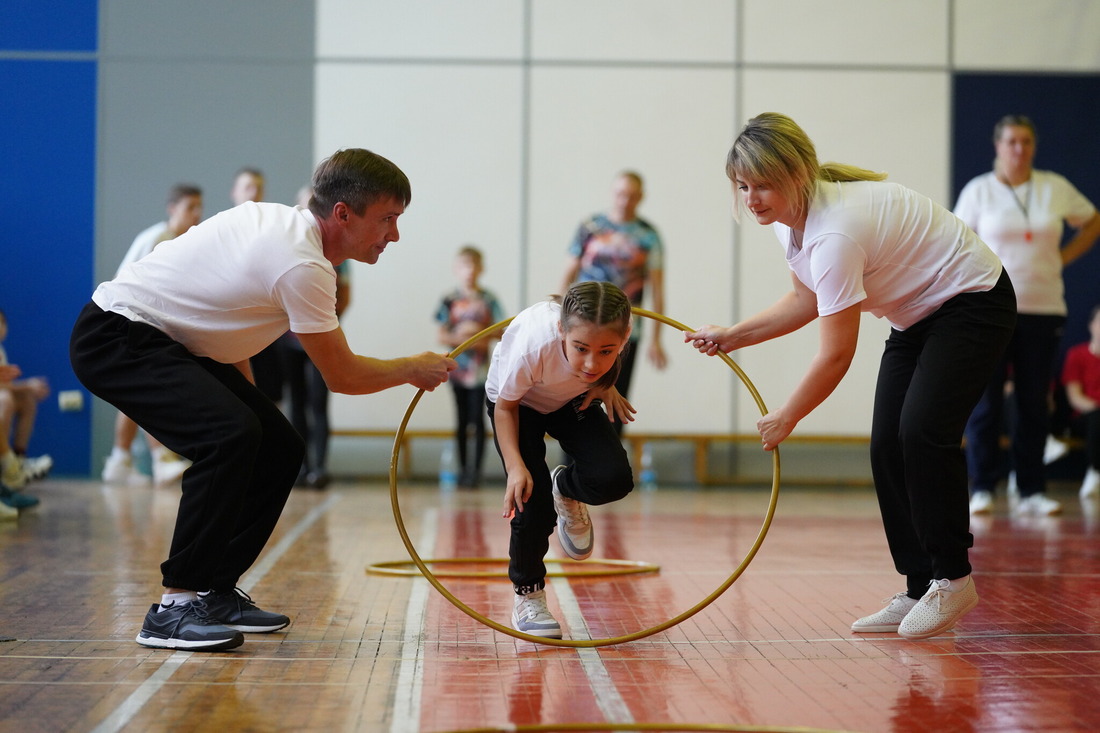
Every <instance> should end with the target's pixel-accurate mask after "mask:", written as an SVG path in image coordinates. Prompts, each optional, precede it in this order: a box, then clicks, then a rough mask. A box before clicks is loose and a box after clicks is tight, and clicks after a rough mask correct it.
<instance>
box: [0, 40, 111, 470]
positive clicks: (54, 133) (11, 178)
mask: <svg viewBox="0 0 1100 733" xmlns="http://www.w3.org/2000/svg"><path fill="white" fill-rule="evenodd" d="M0 109H3V110H4V112H3V114H0V140H2V141H3V148H4V152H3V154H2V155H0V202H3V206H4V210H5V211H6V212H7V216H6V217H5V222H4V227H3V230H2V232H0V241H2V242H3V246H2V250H3V261H4V266H3V268H0V308H2V309H3V310H4V312H5V313H6V314H7V317H8V322H9V336H8V339H7V341H6V342H5V344H4V345H5V348H6V350H7V352H8V355H9V359H10V361H11V362H12V363H14V364H18V365H19V366H20V367H22V368H23V371H24V373H25V374H26V375H28V376H29V375H44V376H45V377H47V379H49V382H50V385H51V387H52V389H53V393H54V394H53V396H51V398H50V400H49V401H47V402H45V403H43V404H42V405H41V407H40V411H39V415H38V421H37V428H36V430H35V433H34V436H33V438H32V441H31V452H32V453H35V454H37V453H50V454H51V455H53V457H54V459H55V469H54V470H55V472H57V473H59V474H86V473H87V472H88V470H89V456H88V446H89V444H90V440H91V439H90V430H91V428H90V426H91V419H90V413H89V410H90V405H86V406H85V409H84V410H83V411H81V412H67V413H62V412H60V411H59V409H58V402H57V399H56V393H57V392H58V391H59V390H65V389H79V388H80V386H79V384H78V383H77V380H76V378H75V377H74V376H73V374H72V370H71V368H70V366H69V357H68V337H69V331H70V329H71V327H72V323H73V321H74V319H75V318H76V315H77V313H78V312H79V310H80V307H81V305H82V304H83V303H85V302H86V301H87V300H88V296H89V295H90V293H91V287H92V283H93V276H92V272H93V255H94V251H95V241H94V211H95V159H96V158H95V141H96V135H95V121H96V64H95V63H94V62H92V61H56V60H33V59H27V60H22V59H16V60H0Z"/></svg>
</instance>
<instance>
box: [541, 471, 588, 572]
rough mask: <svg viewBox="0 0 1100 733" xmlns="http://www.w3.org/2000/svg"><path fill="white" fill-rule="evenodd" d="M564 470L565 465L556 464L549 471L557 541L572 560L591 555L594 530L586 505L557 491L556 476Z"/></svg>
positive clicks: (582, 558)
mask: <svg viewBox="0 0 1100 733" xmlns="http://www.w3.org/2000/svg"><path fill="white" fill-rule="evenodd" d="M564 470H565V466H558V467H557V468H555V469H554V470H553V471H551V472H550V485H551V486H552V487H553V492H554V511H555V512H556V513H557V515H558V524H557V530H558V541H559V542H561V549H562V550H564V551H565V554H566V555H568V556H569V557H571V558H573V559H574V560H584V559H586V558H588V557H591V556H592V542H593V539H594V537H595V532H594V531H593V529H592V520H591V519H589V517H588V505H587V504H584V503H582V502H579V501H577V500H576V499H570V498H568V497H565V496H562V495H561V492H560V491H558V476H560V475H561V472H562V471H564Z"/></svg>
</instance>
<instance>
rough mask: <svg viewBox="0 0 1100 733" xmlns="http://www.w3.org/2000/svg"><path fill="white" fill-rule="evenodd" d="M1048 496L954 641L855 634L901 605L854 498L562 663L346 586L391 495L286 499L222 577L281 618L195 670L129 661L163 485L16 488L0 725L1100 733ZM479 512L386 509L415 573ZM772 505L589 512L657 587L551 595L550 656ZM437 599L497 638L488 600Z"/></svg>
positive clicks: (1099, 524)
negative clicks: (253, 545) (254, 551)
mask: <svg viewBox="0 0 1100 733" xmlns="http://www.w3.org/2000/svg"><path fill="white" fill-rule="evenodd" d="M1052 489H1053V490H1052V495H1054V496H1055V497H1056V498H1058V499H1060V500H1063V502H1064V503H1065V506H1066V513H1065V514H1064V515H1063V516H1061V517H1056V518H1030V519H1014V518H1011V517H1009V516H1008V513H1007V510H1006V508H1005V507H1004V506H999V507H998V509H999V512H998V513H995V514H994V515H993V516H992V518H989V519H986V520H983V521H982V522H980V523H976V524H975V526H974V534H975V537H976V543H975V548H974V550H973V555H972V560H973V563H974V566H975V568H976V572H975V579H976V582H977V585H978V591H979V594H980V596H981V599H982V600H981V604H980V605H979V606H978V608H977V609H976V610H975V611H973V612H972V613H971V614H970V615H968V616H967V617H966V618H965V619H964V620H963V621H962V622H961V623H960V624H959V626H958V627H957V629H956V631H955V632H954V633H951V634H948V635H945V636H942V637H938V638H934V639H931V640H926V641H920V642H911V641H905V640H902V639H901V638H899V637H898V636H896V635H893V634H869V635H855V634H852V633H851V632H850V631H849V624H850V623H851V622H852V620H853V619H855V618H856V617H858V616H861V615H864V614H866V613H869V612H872V611H875V610H877V609H878V608H880V607H881V605H882V604H881V601H882V599H884V598H888V597H889V596H891V595H892V594H893V593H895V592H897V591H899V590H901V589H902V588H903V586H902V585H901V584H900V582H899V577H898V576H897V575H896V574H895V573H894V572H893V570H892V568H891V564H890V561H889V558H888V556H887V553H886V548H885V541H884V539H883V536H882V530H881V526H880V524H879V520H878V515H877V508H876V505H875V501H874V497H873V495H872V494H871V493H870V491H869V490H867V489H864V488H851V489H845V490H835V491H833V490H825V489H820V488H816V489H799V488H798V487H787V486H784V488H783V489H782V490H781V495H780V499H779V503H778V509H777V512H776V514H775V519H774V522H773V524H772V527H771V530H770V533H769V534H768V536H767V538H766V540H765V541H764V543H763V546H762V548H761V550H760V552H759V554H758V555H757V557H756V559H755V560H754V561H753V562H752V564H751V565H750V566H749V567H748V569H747V570H746V571H745V573H744V575H743V576H742V577H741V578H740V579H739V580H738V581H737V582H736V583H735V584H734V585H733V586H732V587H731V588H730V589H729V590H728V591H727V592H726V593H725V594H723V595H721V596H720V597H719V598H717V600H716V601H715V602H714V603H712V604H711V605H709V606H708V607H706V608H704V609H703V610H701V611H700V612H699V613H697V614H696V615H694V616H692V617H691V618H689V619H687V620H686V621H684V622H683V623H682V624H680V625H678V626H675V627H673V628H671V629H669V630H668V631H665V632H661V633H658V634H656V635H653V636H649V637H647V638H645V639H641V640H638V641H634V642H631V643H626V644H619V645H613V646H601V647H598V648H582V649H574V648H559V647H549V646H545V645H539V644H534V643H529V642H526V641H522V640H518V639H515V638H512V637H510V636H507V635H504V634H501V633H499V632H497V631H494V630H492V629H490V628H488V627H486V626H483V625H481V624H479V623H478V622H476V621H475V620H473V619H471V618H470V617H468V616H467V615H465V614H464V613H462V612H460V611H459V610H458V609H456V608H455V607H454V606H453V605H452V604H451V603H449V602H448V601H447V600H446V599H445V598H444V597H443V595H442V594H440V593H439V592H437V591H436V589H434V588H433V587H432V586H431V585H429V584H428V582H427V581H426V580H425V579H423V578H421V577H415V578H414V577H401V576H397V577H394V576H383V575H375V574H368V573H367V572H366V569H367V567H368V566H369V565H371V564H373V563H379V562H388V561H400V560H408V553H407V551H406V549H405V547H404V545H403V544H402V541H401V538H400V535H399V534H398V532H397V529H396V525H395V522H394V518H393V514H392V511H391V507H390V496H389V489H388V487H387V486H385V485H383V484H379V483H374V484H351V483H338V484H334V485H333V486H331V487H330V488H329V489H328V490H326V491H324V492H313V491H308V490H301V491H295V492H294V493H293V495H292V496H291V499H290V502H289V504H288V506H287V509H286V511H285V512H284V515H283V519H282V521H281V523H280V525H279V527H278V528H277V530H276V534H275V536H274V537H273V538H272V541H271V543H270V544H269V546H268V548H267V550H266V551H265V553H264V555H262V556H261V558H260V560H259V562H258V563H257V564H256V566H255V567H254V568H253V569H252V570H251V571H250V572H249V574H248V575H247V576H246V577H245V578H244V579H242V583H241V585H242V587H243V588H245V590H247V591H249V592H250V593H251V594H252V595H253V597H254V598H255V599H256V600H257V601H258V603H259V604H260V605H261V606H262V607H265V608H270V609H273V610H278V611H281V612H283V613H286V614H288V615H289V616H290V617H291V619H292V623H291V625H290V626H289V627H288V628H287V629H286V630H285V631H284V632H278V633H275V634H268V635H249V636H248V637H247V640H246V642H245V645H244V646H242V647H240V648H239V649H236V650H233V651H231V652H224V653H213V654H211V653H188V652H172V651H162V650H153V649H146V648H144V647H141V646H139V645H137V644H136V643H135V642H134V640H133V639H134V636H135V635H136V633H137V631H138V629H139V628H140V624H141V621H142V618H143V616H144V613H145V611H146V609H147V608H148V606H149V604H150V603H152V602H153V601H155V600H157V599H158V598H159V593H160V576H159V573H158V564H159V562H160V560H161V558H162V556H163V554H164V553H165V550H166V547H167V544H168V540H169V535H170V532H171V528H172V523H173V519H174V515H175V503H176V493H177V491H178V490H173V489H170V488H156V489H154V488H153V487H150V486H127V487H107V486H102V485H100V484H99V483H97V482H88V481H62V480H46V481H44V482H40V483H37V484H34V485H32V486H31V487H30V488H29V491H31V492H32V493H34V494H36V495H38V496H40V497H41V499H42V503H41V505H40V506H39V507H38V508H37V509H34V510H31V511H30V512H29V513H27V514H25V515H24V516H22V517H21V518H20V519H19V521H18V522H14V521H5V522H0V548H2V553H0V636H4V637H10V638H9V639H8V640H7V641H5V642H3V643H0V731H5V732H6V731H19V732H20V733H23V732H25V731H50V732H53V731H173V732H177V731H178V732H185V731H208V730H216V731H389V732H392V733H404V732H412V731H455V730H471V729H477V730H525V729H538V730H630V729H634V730H657V729H660V730H669V731H675V730H692V729H694V730H751V729H767V730H777V731H781V730H802V731H807V730H830V731H861V732H866V733H872V732H878V731H896V732H904V731H946V732H951V731H998V732H1001V731H1095V730H1097V729H1100V519H1098V517H1097V506H1096V503H1095V502H1092V503H1090V504H1085V505H1082V504H1081V503H1080V502H1079V501H1078V499H1077V497H1076V494H1075V493H1074V487H1072V486H1070V485H1068V484H1067V485H1055V486H1054V487H1052ZM501 496H502V490H501V489H500V487H497V486H490V487H487V488H484V489H481V490H480V491H473V492H458V493H454V494H446V495H442V494H440V492H439V490H438V489H437V488H436V487H434V486H423V485H421V486H416V485H414V486H409V487H402V488H401V508H402V512H403V516H404V520H405V522H406V526H407V528H408V532H409V536H410V538H411V539H412V541H413V542H414V543H415V545H416V547H417V550H418V552H419V553H420V554H421V556H422V557H425V558H429V557H432V558H447V557H479V558H500V557H504V556H505V555H506V550H507V540H506V538H507V528H506V526H505V522H504V520H503V519H501V518H500V504H501ZM768 498H769V491H768V490H767V488H766V487H758V488H743V487H742V488H736V489H721V488H714V487H710V488H681V487H676V488H659V489H658V490H657V491H655V492H651V493H644V494H643V493H640V492H636V493H635V494H634V495H632V496H631V497H628V498H627V499H626V500H624V501H622V502H619V503H617V504H614V505H610V506H607V507H599V508H596V509H594V510H593V512H592V514H593V517H594V521H595V523H596V543H597V544H596V552H595V557H598V558H622V559H627V560H634V561H647V562H651V563H655V564H658V565H659V566H660V571H659V572H657V573H653V574H641V575H626V576H614V577H594V578H555V579H553V580H552V581H551V590H550V596H551V606H552V608H553V609H554V611H555V613H556V615H557V617H558V618H559V620H560V621H562V623H563V626H564V627H566V630H567V635H568V636H569V637H571V638H574V639H578V638H597V639H603V638H611V637H616V636H621V635H624V634H628V633H632V632H634V631H638V630H641V629H646V628H649V627H652V626H654V625H657V624H659V623H661V622H663V621H665V620H666V619H669V618H671V617H673V616H675V615H677V614H679V613H681V612H683V611H685V610H686V609H689V608H691V607H692V606H694V605H695V604H697V603H698V602H699V601H701V600H702V599H704V598H705V597H707V596H708V595H709V594H710V593H711V592H712V591H713V590H714V589H716V588H717V587H718V586H719V585H720V584H721V583H722V582H723V581H724V580H725V579H726V578H727V577H728V576H729V574H730V573H731V572H732V570H733V568H735V567H736V566H737V565H738V564H739V563H740V562H741V561H742V559H743V558H744V556H745V553H746V552H747V551H748V549H749V547H751V545H752V542H753V540H754V539H755V537H756V535H757V533H758V531H759V529H760V527H761V524H762V522H763V518H764V515H765V510H766V507H767V505H768ZM552 546H554V547H555V548H556V541H553V540H552ZM437 567H440V568H442V567H443V566H437ZM479 569H481V570H501V569H502V566H498V565H488V564H487V565H485V566H481V567H480V568H479ZM444 583H445V585H446V586H447V588H448V589H449V590H450V591H451V592H453V593H454V594H456V595H457V596H458V597H459V598H461V599H462V600H463V601H464V602H465V603H467V604H469V605H470V606H472V607H474V608H476V609H478V610H479V612H481V613H484V614H485V615H487V616H489V617H490V618H493V619H495V620H498V621H500V622H502V623H508V619H509V615H510V609H511V589H510V586H509V584H508V581H507V580H506V579H503V578H491V579H481V578H473V579H471V578H446V579H444ZM601 726H602V727H601ZM632 726H633V727H632ZM657 726H662V727H659V728H658V727H657Z"/></svg>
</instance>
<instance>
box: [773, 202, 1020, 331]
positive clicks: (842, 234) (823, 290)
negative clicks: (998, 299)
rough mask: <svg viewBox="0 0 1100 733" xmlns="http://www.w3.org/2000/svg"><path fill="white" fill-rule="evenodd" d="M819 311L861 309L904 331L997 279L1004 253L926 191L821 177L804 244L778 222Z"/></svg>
mask: <svg viewBox="0 0 1100 733" xmlns="http://www.w3.org/2000/svg"><path fill="white" fill-rule="evenodd" d="M773 227H774V228H775V232H776V236H778V237H779V241H780V243H781V244H782V245H783V247H784V248H785V250H786V258H787V265H788V266H789V267H790V268H791V270H792V271H793V272H794V274H795V276H796V277H798V279H799V280H800V281H801V282H802V283H803V284H804V285H805V286H806V287H807V288H809V289H810V290H812V291H813V292H814V293H816V295H817V311H818V315H822V316H827V315H831V314H833V313H838V312H840V311H842V310H844V309H845V308H848V307H849V306H852V305H854V304H856V303H859V304H860V309H861V310H863V311H867V312H870V313H872V314H874V315H875V316H877V317H879V318H885V319H886V320H887V321H889V323H890V325H891V326H893V327H894V328H896V329H898V330H899V331H904V330H905V329H906V328H909V327H910V326H912V325H913V324H915V323H917V322H918V321H920V320H921V319H923V318H925V317H926V316H928V315H929V314H931V313H933V312H934V311H935V310H936V309H937V308H939V307H940V306H941V305H943V304H944V303H945V302H946V301H948V300H950V299H951V298H953V297H954V296H956V295H958V294H959V293H969V292H983V291H986V290H990V289H991V288H992V287H993V286H994V285H996V284H997V279H998V278H999V277H1000V274H1001V263H1000V262H999V261H998V260H997V256H996V255H994V254H993V252H992V251H991V250H990V249H989V247H987V246H986V245H985V244H984V243H983V242H982V241H981V240H980V239H978V237H977V235H975V234H974V232H973V231H971V230H970V229H969V228H968V227H967V226H966V225H965V224H964V223H963V222H962V221H960V220H959V219H958V217H956V216H954V215H952V214H951V212H950V211H948V210H947V209H945V208H943V207H942V206H940V205H939V204H937V203H936V202H934V201H932V199H930V198H928V197H927V196H923V195H921V194H919V193H917V192H915V191H912V190H910V189H908V188H905V187H904V186H900V185H898V184H896V183H887V182H884V181H853V182H847V183H829V182H825V181H818V183H817V192H816V194H815V196H814V200H813V202H812V203H811V204H810V211H809V214H808V215H807V217H806V230H805V232H804V233H803V236H802V242H801V243H799V242H797V241H795V238H794V237H793V236H792V231H791V229H790V227H788V226H786V225H784V224H778V223H777V224H774V225H773Z"/></svg>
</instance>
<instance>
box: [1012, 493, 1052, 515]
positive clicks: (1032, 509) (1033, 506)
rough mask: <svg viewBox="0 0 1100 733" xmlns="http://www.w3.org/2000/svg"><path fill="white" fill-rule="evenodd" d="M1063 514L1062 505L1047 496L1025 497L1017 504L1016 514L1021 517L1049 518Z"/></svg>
mask: <svg viewBox="0 0 1100 733" xmlns="http://www.w3.org/2000/svg"><path fill="white" fill-rule="evenodd" d="M1061 513H1062V505H1061V504H1059V503H1058V502H1056V501H1055V500H1054V499H1048V498H1047V496H1046V495H1045V494H1032V495H1031V496H1024V497H1021V498H1020V501H1018V502H1017V503H1016V514H1017V515H1018V516H1021V517H1049V516H1053V515H1055V514H1061Z"/></svg>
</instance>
